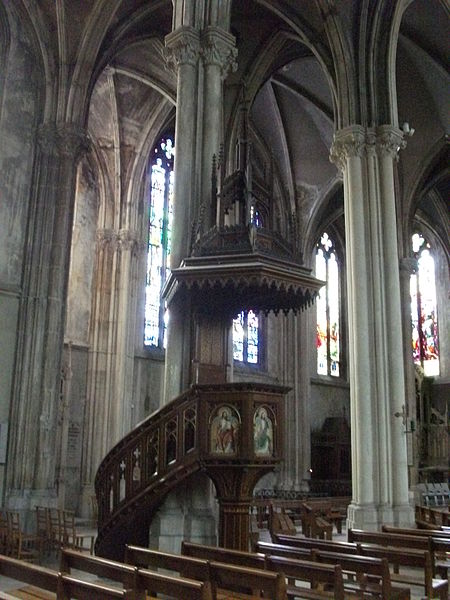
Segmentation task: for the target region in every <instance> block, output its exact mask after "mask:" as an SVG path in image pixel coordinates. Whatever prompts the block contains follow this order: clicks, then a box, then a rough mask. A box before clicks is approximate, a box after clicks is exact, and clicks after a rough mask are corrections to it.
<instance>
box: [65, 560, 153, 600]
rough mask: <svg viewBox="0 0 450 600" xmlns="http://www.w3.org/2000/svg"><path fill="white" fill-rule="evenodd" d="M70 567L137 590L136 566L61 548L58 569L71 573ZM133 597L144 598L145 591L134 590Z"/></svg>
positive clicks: (141, 599)
mask: <svg viewBox="0 0 450 600" xmlns="http://www.w3.org/2000/svg"><path fill="white" fill-rule="evenodd" d="M72 569H77V570H78V571H82V572H84V573H90V574H91V575H96V576H97V577H103V578H105V579H110V580H112V581H117V582H119V583H120V584H121V585H122V587H123V588H124V589H128V590H137V567H131V566H130V565H125V564H123V563H120V562H116V561H112V560H107V559H106V558H100V557H97V556H91V555H87V554H82V553H81V552H79V551H77V550H71V549H69V548H62V549H61V556H60V561H59V570H60V571H61V573H63V574H71V572H72ZM134 597H135V600H145V593H144V592H143V591H141V592H140V593H138V592H137V591H135V594H134Z"/></svg>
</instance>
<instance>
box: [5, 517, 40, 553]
mask: <svg viewBox="0 0 450 600" xmlns="http://www.w3.org/2000/svg"><path fill="white" fill-rule="evenodd" d="M6 516H7V523H8V554H9V555H10V556H12V557H13V558H17V559H19V560H37V561H38V562H40V561H41V558H42V546H43V538H42V537H39V536H38V535H34V534H29V533H25V532H24V531H22V528H21V525H20V514H19V513H18V512H12V511H8V512H7V513H6Z"/></svg>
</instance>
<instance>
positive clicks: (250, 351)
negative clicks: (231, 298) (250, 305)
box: [233, 310, 260, 365]
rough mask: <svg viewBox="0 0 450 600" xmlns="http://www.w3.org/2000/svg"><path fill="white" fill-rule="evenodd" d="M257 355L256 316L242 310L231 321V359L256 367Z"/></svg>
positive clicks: (257, 327)
mask: <svg viewBox="0 0 450 600" xmlns="http://www.w3.org/2000/svg"><path fill="white" fill-rule="evenodd" d="M259 355H260V353H259V318H258V315H257V314H256V313H254V312H253V311H252V310H248V311H247V310H243V311H242V312H241V313H239V314H238V316H237V317H236V318H235V319H234V320H233V358H234V360H237V361H239V362H244V363H249V364H253V365H257V364H258V362H259Z"/></svg>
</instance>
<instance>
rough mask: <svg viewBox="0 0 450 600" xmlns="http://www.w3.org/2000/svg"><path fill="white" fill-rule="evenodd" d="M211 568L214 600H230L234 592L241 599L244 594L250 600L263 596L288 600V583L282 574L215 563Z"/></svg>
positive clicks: (273, 599)
mask: <svg viewBox="0 0 450 600" xmlns="http://www.w3.org/2000/svg"><path fill="white" fill-rule="evenodd" d="M209 568H210V574H211V585H212V589H213V597H214V598H219V599H220V598H223V600H225V599H226V600H228V599H229V598H230V592H232V595H234V594H235V593H237V594H238V595H239V597H240V598H242V593H244V594H246V596H248V600H250V599H253V598H255V599H256V598H260V597H261V596H264V597H265V598H271V599H272V600H286V599H287V593H286V581H285V579H284V577H283V575H282V574H281V573H272V572H269V571H262V570H261V569H251V568H248V567H242V566H237V565H228V564H225V563H220V562H214V561H211V562H210V565H209ZM224 592H225V594H224Z"/></svg>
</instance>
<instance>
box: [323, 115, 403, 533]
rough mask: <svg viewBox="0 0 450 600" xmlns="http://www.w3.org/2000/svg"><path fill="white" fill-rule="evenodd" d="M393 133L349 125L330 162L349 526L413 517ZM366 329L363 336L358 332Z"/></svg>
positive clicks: (397, 144) (397, 136)
mask: <svg viewBox="0 0 450 600" xmlns="http://www.w3.org/2000/svg"><path fill="white" fill-rule="evenodd" d="M404 145H405V143H404V141H403V134H402V132H401V131H400V130H398V129H396V128H395V127H391V126H389V125H384V126H380V127H377V128H364V127H362V126H359V125H355V126H351V127H348V128H345V129H343V130H340V131H338V132H337V133H336V134H335V139H334V143H333V147H332V149H331V159H332V160H333V161H334V162H336V164H337V165H338V167H339V168H340V169H341V170H342V172H343V175H344V207H345V230H346V246H347V293H348V312H349V354H350V356H349V374H350V394H351V396H350V398H351V425H352V463H353V498H352V503H351V505H350V507H349V513H348V525H349V527H357V528H366V529H374V528H377V527H378V526H379V524H380V523H381V522H384V523H395V524H406V523H408V524H409V523H410V522H411V521H412V512H411V509H410V506H409V503H408V480H407V456H406V435H405V433H404V427H403V422H402V419H401V418H398V417H396V416H395V413H401V412H402V406H403V404H404V402H405V377H404V361H403V345H402V334H403V332H402V325H401V323H402V319H401V317H402V314H401V302H400V278H399V255H398V244H397V224H396V207H395V192H394V161H395V159H396V157H397V155H398V151H399V150H400V149H401V148H402V147H403V146H404ZM362 332H367V335H362Z"/></svg>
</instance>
